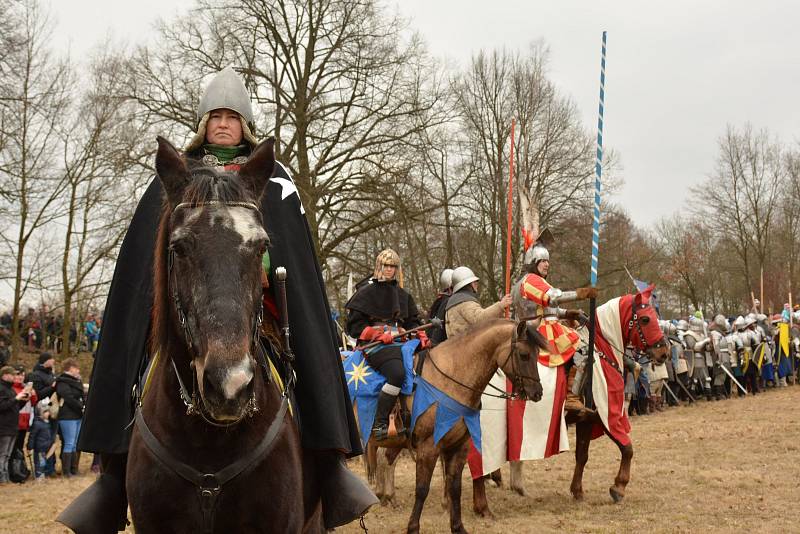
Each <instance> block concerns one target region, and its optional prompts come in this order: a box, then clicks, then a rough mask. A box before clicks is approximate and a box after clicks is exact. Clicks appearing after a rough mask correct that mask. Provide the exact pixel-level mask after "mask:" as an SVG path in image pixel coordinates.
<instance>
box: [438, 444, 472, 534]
mask: <svg viewBox="0 0 800 534" xmlns="http://www.w3.org/2000/svg"><path fill="white" fill-rule="evenodd" d="M468 450H469V442H466V443H464V444H463V445H461V446H460V447H456V448H455V449H450V450H448V451H445V452H444V453H443V455H442V456H443V457H444V466H445V472H446V478H445V485H446V486H447V490H448V493H449V494H450V532H454V533H456V534H466V533H467V530H466V529H465V528H464V523H462V521H461V474H462V473H463V472H464V464H465V463H466V462H467V451H468Z"/></svg>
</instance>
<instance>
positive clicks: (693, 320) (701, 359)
mask: <svg viewBox="0 0 800 534" xmlns="http://www.w3.org/2000/svg"><path fill="white" fill-rule="evenodd" d="M683 340H684V344H685V345H686V353H687V363H689V365H690V366H691V373H690V376H689V379H690V380H691V383H692V388H694V390H695V391H696V392H697V393H698V394H703V395H705V397H706V400H709V401H710V400H711V376H710V375H709V372H708V364H707V362H706V345H707V344H708V341H709V340H708V338H707V337H706V336H705V322H704V321H703V319H701V318H699V317H697V316H692V317H690V318H689V331H688V332H686V333H685V334H684V335H683ZM690 359H691V360H690Z"/></svg>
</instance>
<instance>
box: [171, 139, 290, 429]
mask: <svg viewBox="0 0 800 534" xmlns="http://www.w3.org/2000/svg"><path fill="white" fill-rule="evenodd" d="M273 145H274V140H272V139H270V140H268V141H266V142H264V143H261V144H260V145H259V146H258V147H256V148H255V150H254V151H253V153H252V155H251V156H250V158H249V159H248V160H247V162H246V163H244V165H242V166H241V168H240V170H239V172H238V173H234V172H229V171H224V170H221V169H217V168H213V167H205V166H202V165H200V164H192V163H190V164H189V165H187V163H186V161H185V160H184V159H183V157H182V156H181V154H180V153H179V152H178V151H177V150H176V149H175V148H174V147H173V146H172V145H171V144H170V143H169V142H167V141H166V140H164V139H163V138H161V137H159V138H158V152H157V154H156V172H157V174H158V177H159V179H160V180H161V183H162V184H163V186H164V190H165V192H166V206H165V212H164V218H163V219H162V230H161V232H162V246H163V247H164V248H165V249H166V250H162V252H161V253H162V254H166V255H167V259H166V263H167V268H166V274H165V276H166V279H167V281H166V284H165V286H166V288H167V291H168V300H169V304H168V307H169V308H170V311H169V316H170V320H171V324H172V326H173V327H174V330H175V331H177V332H178V333H179V336H178V337H179V338H180V337H181V334H180V333H182V338H183V341H184V342H185V346H186V348H187V353H188V354H189V357H190V362H189V365H190V367H191V368H192V369H193V374H194V376H193V380H195V381H196V382H195V388H196V391H199V394H200V399H201V400H202V406H203V408H204V410H205V411H206V412H207V414H208V415H210V416H211V418H212V419H214V420H217V421H221V422H230V421H236V420H238V419H241V418H242V417H243V415H244V414H245V413H247V409H248V405H250V404H251V400H252V399H254V384H253V377H254V374H255V371H256V368H257V366H256V364H255V361H254V357H253V355H252V353H251V350H252V349H253V346H254V340H255V339H256V338H255V336H256V335H257V333H256V330H257V329H258V327H259V326H260V321H261V313H262V308H261V307H262V300H261V299H262V287H261V261H262V256H263V255H264V253H265V251H266V248H267V245H268V242H269V241H268V237H267V232H266V231H265V230H264V226H263V222H262V216H261V212H260V209H259V199H260V198H261V196H262V195H263V193H264V190H265V188H266V185H267V182H268V180H269V178H270V176H271V175H272V171H273V167H274V163H275V155H274V148H273ZM171 356H173V358H174V355H171ZM176 363H180V362H176Z"/></svg>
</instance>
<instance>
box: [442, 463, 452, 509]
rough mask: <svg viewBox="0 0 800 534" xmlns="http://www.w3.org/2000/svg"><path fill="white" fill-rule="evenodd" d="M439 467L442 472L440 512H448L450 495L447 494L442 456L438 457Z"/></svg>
mask: <svg viewBox="0 0 800 534" xmlns="http://www.w3.org/2000/svg"><path fill="white" fill-rule="evenodd" d="M439 466H440V467H441V471H442V510H449V509H450V495H449V494H448V493H447V484H446V482H447V469H446V468H445V466H444V456H440V457H439Z"/></svg>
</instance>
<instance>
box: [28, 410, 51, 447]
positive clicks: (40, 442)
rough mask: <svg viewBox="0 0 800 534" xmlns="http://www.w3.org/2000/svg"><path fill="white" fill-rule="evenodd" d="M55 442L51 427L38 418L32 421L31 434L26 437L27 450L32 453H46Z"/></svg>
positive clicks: (47, 422) (48, 423)
mask: <svg viewBox="0 0 800 534" xmlns="http://www.w3.org/2000/svg"><path fill="white" fill-rule="evenodd" d="M54 440H55V433H54V432H53V425H51V424H50V421H44V420H42V419H39V418H38V417H37V418H36V419H35V420H34V421H33V426H32V427H31V433H30V435H29V436H28V449H29V450H32V451H48V450H49V449H50V446H51V445H52V444H53V441H54Z"/></svg>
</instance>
